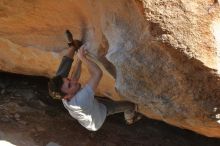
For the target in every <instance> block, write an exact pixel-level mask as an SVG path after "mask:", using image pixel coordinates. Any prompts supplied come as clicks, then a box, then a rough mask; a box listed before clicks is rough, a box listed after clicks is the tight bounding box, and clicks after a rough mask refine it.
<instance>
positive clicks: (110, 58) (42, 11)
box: [0, 0, 220, 137]
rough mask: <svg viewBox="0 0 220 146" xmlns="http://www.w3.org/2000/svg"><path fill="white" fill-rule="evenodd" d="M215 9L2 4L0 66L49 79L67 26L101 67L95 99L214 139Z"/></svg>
mask: <svg viewBox="0 0 220 146" xmlns="http://www.w3.org/2000/svg"><path fill="white" fill-rule="evenodd" d="M219 9H220V8H219V5H218V1H213V0H193V1H192V0H178V1H177V0H163V1H161V0H136V1H135V0H131V1H127V0H117V1H115V0H107V1H101V0H93V1H87V0H81V1H77V0H66V1H59V0H53V1H43V0H34V1H32V0H19V1H8V0H0V51H1V56H0V69H1V70H2V71H7V72H15V73H20V74H30V75H41V76H47V77H51V76H53V75H54V74H55V71H56V68H57V66H58V64H59V61H60V59H61V57H62V55H63V54H64V53H65V49H66V38H65V35H64V31H65V29H70V30H71V31H72V32H73V33H74V38H75V39H82V40H83V42H86V43H87V44H88V45H89V46H90V53H91V54H92V56H93V57H95V58H96V62H98V63H99V64H100V66H101V67H102V69H103V70H104V77H103V79H102V82H101V84H100V85H99V88H98V90H97V95H102V96H103V95H104V96H107V97H110V98H113V99H115V100H129V101H132V102H134V103H137V104H138V105H139V110H140V112H141V113H143V114H144V115H146V116H148V117H150V118H154V119H159V120H163V121H165V122H167V123H170V124H172V125H175V126H178V127H181V128H186V129H190V130H193V131H195V132H198V133H200V134H203V135H206V136H210V137H220V125H219V123H220V122H219V123H218V121H219V120H220V116H219V114H220V100H219V98H220V78H219V75H220V10H219ZM82 76H83V77H82V79H81V81H82V82H83V83H85V81H86V80H87V79H88V72H87V70H86V69H85V67H84V68H83V75H82ZM115 89H116V90H115Z"/></svg>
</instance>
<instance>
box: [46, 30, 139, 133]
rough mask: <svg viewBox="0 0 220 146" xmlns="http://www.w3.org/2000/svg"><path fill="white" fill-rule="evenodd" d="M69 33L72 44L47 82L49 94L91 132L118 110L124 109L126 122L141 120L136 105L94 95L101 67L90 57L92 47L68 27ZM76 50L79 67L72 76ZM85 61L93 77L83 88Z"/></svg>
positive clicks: (99, 78)
mask: <svg viewBox="0 0 220 146" xmlns="http://www.w3.org/2000/svg"><path fill="white" fill-rule="evenodd" d="M66 34H67V38H68V41H69V43H68V46H69V47H68V50H67V53H66V55H64V56H63V58H62V61H61V63H60V65H59V68H58V70H57V73H56V75H55V76H54V77H53V78H51V79H50V81H49V83H48V88H49V94H50V96H51V97H53V98H54V99H60V100H62V102H63V105H64V107H65V108H66V109H67V111H68V112H69V114H70V115H71V116H72V117H73V118H75V119H76V120H77V121H78V122H79V123H80V124H81V125H82V126H83V127H85V128H86V129H88V130H90V131H97V130H98V129H100V128H101V126H102V125H103V123H104V121H105V119H106V117H107V116H108V115H112V114H115V113H120V112H124V118H125V120H126V122H127V124H132V123H134V122H136V121H137V120H139V119H140V117H141V116H140V114H137V112H136V111H135V104H133V103H130V102H127V101H120V102H114V101H112V100H110V99H104V98H95V97H94V95H95V94H94V93H95V90H96V88H97V86H98V84H99V82H100V80H101V78H102V74H103V73H102V70H101V69H100V67H99V66H98V65H97V64H96V63H95V62H94V61H92V60H90V59H89V58H88V57H87V50H88V49H89V46H88V45H85V44H84V45H82V42H81V41H79V40H73V38H72V34H71V32H70V31H68V30H67V31H66ZM76 52H77V61H76V68H75V69H76V70H73V71H72V73H71V75H70V76H68V74H69V72H70V69H71V66H72V62H73V57H74V55H75V53H76ZM82 63H83V64H84V65H85V66H86V67H87V69H88V71H89V74H90V78H89V80H88V81H87V82H86V84H85V86H84V87H82V88H81V84H80V83H79V79H80V74H81V64H82ZM137 115H138V116H137Z"/></svg>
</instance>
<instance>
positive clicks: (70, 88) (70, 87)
mask: <svg viewBox="0 0 220 146" xmlns="http://www.w3.org/2000/svg"><path fill="white" fill-rule="evenodd" d="M80 88H81V84H80V83H79V82H78V80H76V79H70V78H63V85H62V87H61V91H62V92H63V93H66V96H65V97H64V99H71V98H72V97H73V96H74V95H75V94H76V93H77V92H78V91H79V90H80Z"/></svg>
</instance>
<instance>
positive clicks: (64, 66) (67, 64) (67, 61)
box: [56, 56, 73, 78]
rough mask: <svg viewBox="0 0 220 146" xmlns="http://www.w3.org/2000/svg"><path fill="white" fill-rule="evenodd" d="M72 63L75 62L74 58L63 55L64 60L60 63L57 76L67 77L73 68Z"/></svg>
mask: <svg viewBox="0 0 220 146" xmlns="http://www.w3.org/2000/svg"><path fill="white" fill-rule="evenodd" d="M72 63H73V59H72V58H69V57H67V56H63V58H62V61H61V63H60V65H59V68H58V70H57V72H56V76H58V75H59V76H61V77H63V78H65V77H67V76H68V74H69V72H70V69H71V66H72Z"/></svg>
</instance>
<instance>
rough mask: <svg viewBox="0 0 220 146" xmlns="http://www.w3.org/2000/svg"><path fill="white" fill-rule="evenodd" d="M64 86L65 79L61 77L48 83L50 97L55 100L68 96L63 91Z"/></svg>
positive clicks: (54, 78) (56, 77)
mask: <svg viewBox="0 0 220 146" xmlns="http://www.w3.org/2000/svg"><path fill="white" fill-rule="evenodd" d="M62 85H63V78H62V77H61V76H59V75H58V76H55V77H53V78H51V79H50V80H49V82H48V90H49V95H50V96H51V97H52V98H53V99H62V98H63V96H65V95H66V94H65V93H63V92H62V91H61V87H62Z"/></svg>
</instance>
